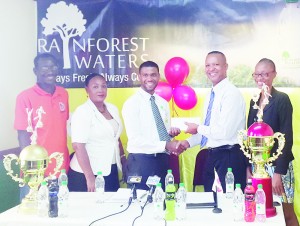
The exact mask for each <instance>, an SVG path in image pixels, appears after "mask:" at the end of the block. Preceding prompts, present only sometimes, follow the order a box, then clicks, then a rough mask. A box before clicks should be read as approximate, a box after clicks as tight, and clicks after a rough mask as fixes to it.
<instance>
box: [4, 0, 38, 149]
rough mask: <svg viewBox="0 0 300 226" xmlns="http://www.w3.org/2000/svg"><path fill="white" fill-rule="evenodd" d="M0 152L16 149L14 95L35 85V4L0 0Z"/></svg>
mask: <svg viewBox="0 0 300 226" xmlns="http://www.w3.org/2000/svg"><path fill="white" fill-rule="evenodd" d="M0 30H1V32H0V150H4V149H9V148H13V147H17V146H18V142H17V133H16V131H15V130H14V128H13V120H14V108H15V99H16V96H17V94H18V93H19V92H20V91H21V90H23V89H25V88H27V87H30V86H32V85H33V84H34V83H35V76H34V74H33V72H32V68H33V58H34V57H35V55H36V2H35V1H34V0H0Z"/></svg>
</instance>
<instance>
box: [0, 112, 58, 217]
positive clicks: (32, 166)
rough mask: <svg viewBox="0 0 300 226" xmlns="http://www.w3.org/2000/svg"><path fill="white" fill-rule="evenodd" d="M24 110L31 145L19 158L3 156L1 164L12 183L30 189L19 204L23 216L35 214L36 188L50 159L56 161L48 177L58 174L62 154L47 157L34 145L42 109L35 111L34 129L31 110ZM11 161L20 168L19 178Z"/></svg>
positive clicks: (43, 149)
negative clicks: (14, 182)
mask: <svg viewBox="0 0 300 226" xmlns="http://www.w3.org/2000/svg"><path fill="white" fill-rule="evenodd" d="M26 110H27V116H28V127H27V131H28V132H31V133H32V135H31V137H30V139H31V144H30V145H29V146H27V147H25V148H24V149H23V150H22V151H21V152H20V155H19V157H17V156H16V155H15V154H8V155H5V156H4V159H3V164H4V168H5V169H6V171H7V175H9V176H11V178H12V179H13V180H14V181H16V182H18V183H19V186H20V187H23V186H24V185H25V184H28V186H29V187H30V191H29V193H28V195H26V197H25V198H24V199H23V200H22V202H21V205H20V207H19V211H20V212H21V213H24V214H35V213H37V191H38V187H39V185H40V183H41V182H42V181H43V180H44V173H45V170H46V168H47V166H48V163H49V162H51V160H52V159H55V160H56V167H55V168H54V173H53V174H50V175H49V177H50V176H52V175H55V174H56V173H57V172H59V169H60V167H61V166H62V163H63V154H62V153H58V152H54V153H52V154H51V155H50V156H49V157H48V152H47V150H46V149H45V148H44V147H42V146H40V145H37V144H36V140H37V128H41V127H42V126H43V124H42V121H41V119H42V114H45V112H44V110H43V108H42V107H40V108H38V109H37V112H36V113H37V117H35V118H34V120H38V121H37V124H36V126H35V128H34V129H33V127H32V123H31V114H32V110H31V111H29V110H28V109H26ZM12 161H15V164H16V165H19V166H20V171H21V173H20V174H22V175H20V176H19V175H18V174H17V173H16V174H14V172H13V170H12V168H11V164H12Z"/></svg>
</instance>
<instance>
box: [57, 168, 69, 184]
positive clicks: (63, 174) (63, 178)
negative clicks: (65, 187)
mask: <svg viewBox="0 0 300 226" xmlns="http://www.w3.org/2000/svg"><path fill="white" fill-rule="evenodd" d="M62 181H66V182H67V183H68V176H67V174H66V170H65V169H62V170H61V171H60V175H59V177H58V186H61V182H62Z"/></svg>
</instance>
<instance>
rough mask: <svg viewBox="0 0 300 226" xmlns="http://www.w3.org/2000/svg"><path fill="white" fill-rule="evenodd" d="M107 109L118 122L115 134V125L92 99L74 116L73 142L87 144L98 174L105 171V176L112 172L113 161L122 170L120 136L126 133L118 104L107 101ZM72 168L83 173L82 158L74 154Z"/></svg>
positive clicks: (89, 155) (94, 169)
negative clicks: (80, 160) (123, 130)
mask: <svg viewBox="0 0 300 226" xmlns="http://www.w3.org/2000/svg"><path fill="white" fill-rule="evenodd" d="M105 105H106V107H107V110H108V111H109V113H110V114H111V115H112V117H113V118H114V119H115V120H116V122H117V123H118V131H117V133H115V131H114V128H113V126H112V125H111V123H110V122H109V120H107V119H106V118H105V117H104V116H103V115H102V114H101V113H100V112H99V111H98V109H97V108H96V106H95V105H94V103H93V102H92V101H91V100H90V99H88V100H87V102H85V103H84V104H82V105H80V106H79V107H78V108H77V109H76V110H75V112H74V113H73V115H72V121H71V138H72V142H73V143H74V142H77V143H84V144H85V148H86V151H87V154H88V157H89V160H90V164H91V167H92V170H93V173H94V175H97V172H99V171H102V173H103V175H104V176H107V175H109V174H110V170H111V164H112V163H117V166H118V168H119V170H120V171H121V169H122V167H121V160H120V149H119V137H120V135H121V132H122V129H123V127H122V122H121V119H120V116H119V112H118V109H117V107H116V106H114V105H112V104H110V103H105ZM70 167H71V169H73V170H74V171H77V172H80V173H83V171H82V169H81V167H80V165H79V163H78V160H77V156H76V152H75V155H74V156H73V158H72V160H71V162H70Z"/></svg>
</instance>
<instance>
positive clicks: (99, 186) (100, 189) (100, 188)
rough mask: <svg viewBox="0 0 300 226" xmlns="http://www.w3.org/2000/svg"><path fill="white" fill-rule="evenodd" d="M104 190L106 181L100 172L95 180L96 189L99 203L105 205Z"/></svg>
mask: <svg viewBox="0 0 300 226" xmlns="http://www.w3.org/2000/svg"><path fill="white" fill-rule="evenodd" d="M104 188H105V180H104V177H103V175H102V172H101V171H99V172H98V173H97V177H96V179H95V189H96V193H97V203H103V202H104V197H105V195H104Z"/></svg>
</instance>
